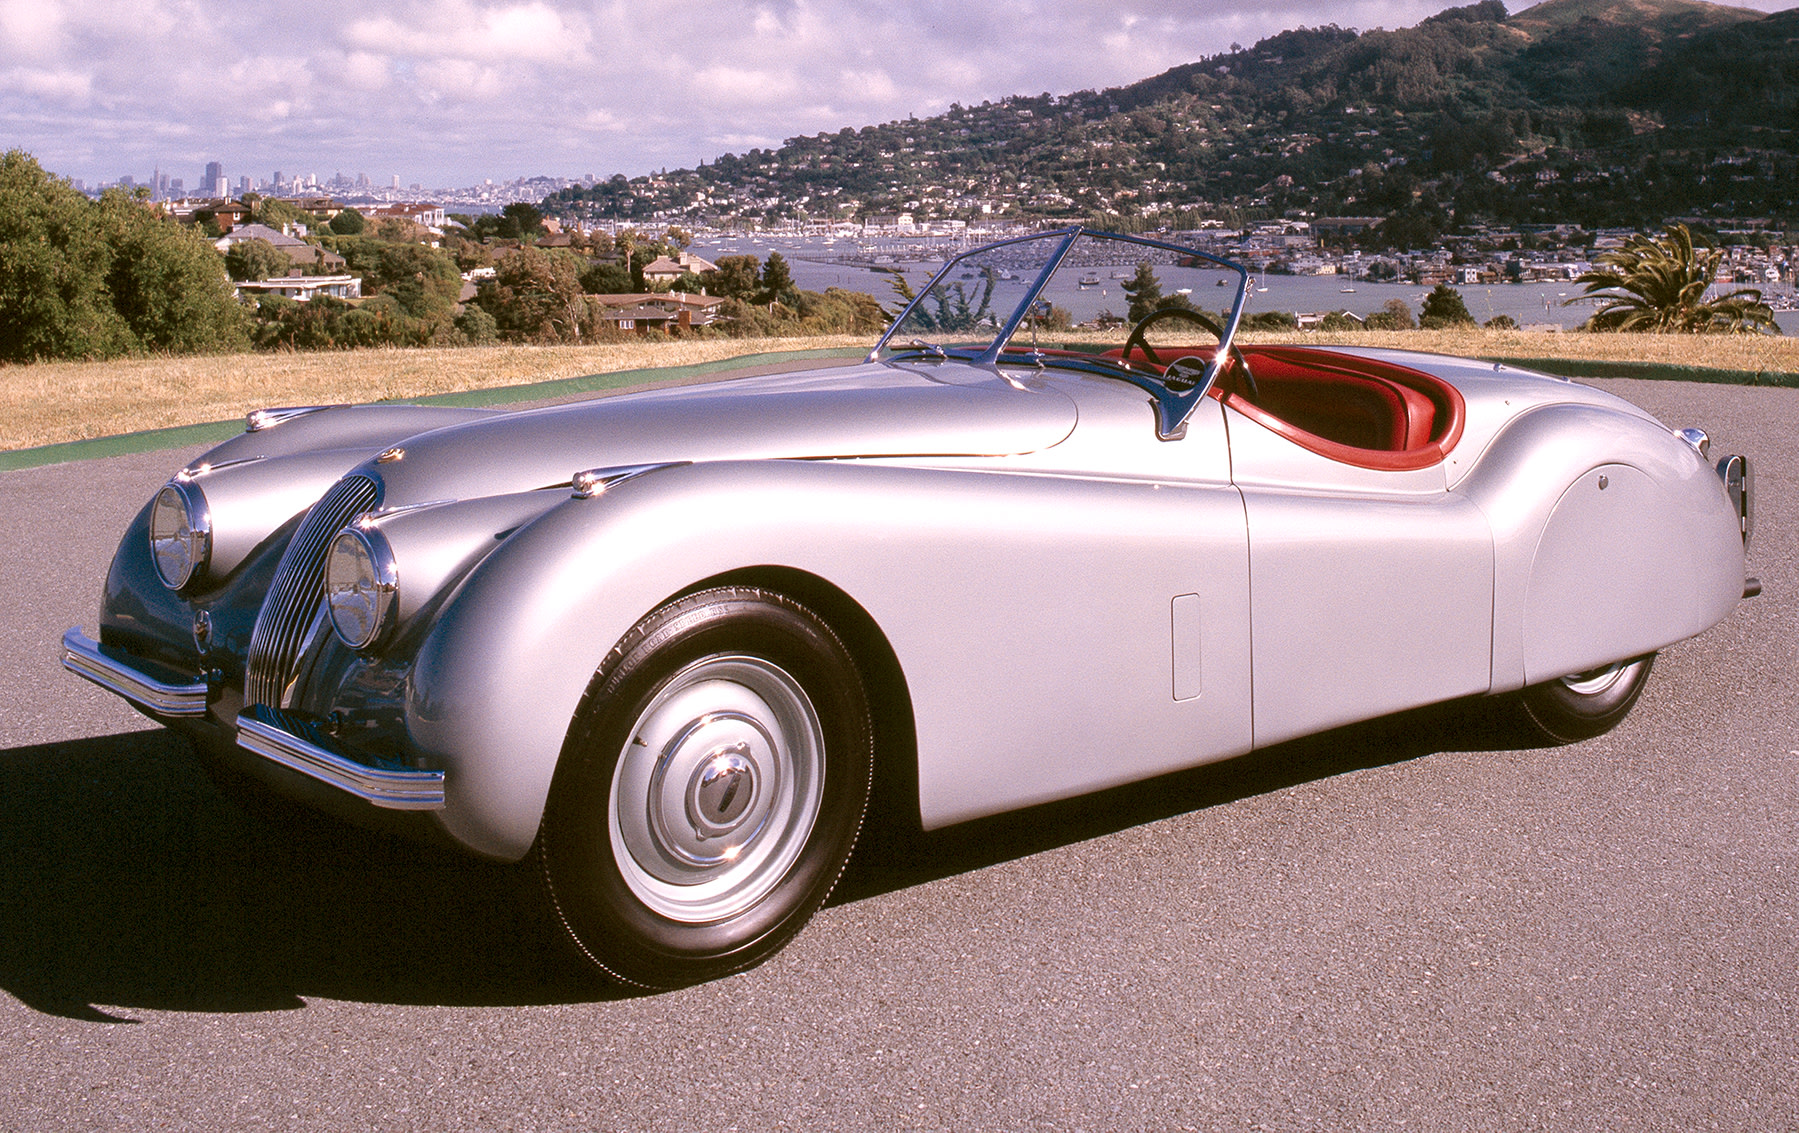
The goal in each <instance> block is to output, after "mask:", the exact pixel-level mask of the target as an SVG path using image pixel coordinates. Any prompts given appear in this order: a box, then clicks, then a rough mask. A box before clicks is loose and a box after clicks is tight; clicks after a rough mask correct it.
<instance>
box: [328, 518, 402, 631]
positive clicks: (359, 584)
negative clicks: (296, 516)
mask: <svg viewBox="0 0 1799 1133" xmlns="http://www.w3.org/2000/svg"><path fill="white" fill-rule="evenodd" d="M399 603H400V576H399V572H398V571H397V570H396V569H395V568H394V556H393V549H392V548H391V547H390V546H388V543H387V537H386V536H384V535H382V534H381V532H380V531H378V530H376V529H375V528H372V527H362V526H355V525H353V526H350V527H346V528H344V529H343V530H342V531H340V532H338V533H337V538H335V539H333V540H332V541H331V550H330V552H329V553H328V554H327V555H326V556H325V606H326V608H327V609H329V610H330V611H331V627H332V628H333V629H335V630H336V631H337V636H338V637H339V638H341V639H342V640H343V643H344V644H345V645H348V646H349V647H350V648H351V649H369V648H372V647H373V646H375V645H376V644H377V643H379V642H380V640H381V637H382V635H383V634H385V633H386V632H387V630H388V628H389V626H390V625H391V623H392V622H393V619H394V609H395V607H397V606H398V605H399Z"/></svg>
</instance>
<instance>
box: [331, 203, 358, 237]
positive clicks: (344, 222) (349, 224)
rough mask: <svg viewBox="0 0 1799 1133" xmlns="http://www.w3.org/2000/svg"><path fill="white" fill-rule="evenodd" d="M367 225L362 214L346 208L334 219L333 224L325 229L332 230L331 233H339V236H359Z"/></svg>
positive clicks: (332, 219)
mask: <svg viewBox="0 0 1799 1133" xmlns="http://www.w3.org/2000/svg"><path fill="white" fill-rule="evenodd" d="M365 223H366V222H365V221H364V220H363V216H362V214H361V213H359V212H357V211H356V210H355V209H353V208H346V209H344V210H343V211H342V212H340V213H338V214H337V215H336V216H334V217H332V218H331V223H330V224H328V225H326V226H325V227H327V228H329V229H331V231H333V232H335V233H337V234H338V235H339V236H357V235H360V234H361V233H362V229H363V225H364V224H365Z"/></svg>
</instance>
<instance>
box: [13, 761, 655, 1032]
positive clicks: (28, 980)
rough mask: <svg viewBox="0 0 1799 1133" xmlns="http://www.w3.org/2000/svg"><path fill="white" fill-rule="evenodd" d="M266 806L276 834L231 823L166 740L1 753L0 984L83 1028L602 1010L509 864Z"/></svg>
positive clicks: (219, 798)
mask: <svg viewBox="0 0 1799 1133" xmlns="http://www.w3.org/2000/svg"><path fill="white" fill-rule="evenodd" d="M268 801H269V803H270V804H271V806H273V807H275V808H276V813H277V814H278V815H279V817H280V819H281V821H279V823H277V824H271V823H269V822H268V821H266V819H267V817H269V816H267V815H264V816H259V819H257V820H253V819H251V818H248V817H246V816H245V814H244V812H243V811H241V810H239V809H238V808H237V807H235V806H234V805H233V804H232V803H230V802H228V801H227V799H226V798H225V796H223V795H222V794H221V793H220V792H219V791H218V790H217V789H216V788H215V787H214V786H213V783H212V781H211V779H210V778H208V776H207V775H206V773H205V771H204V769H203V768H202V767H201V765H200V761H199V759H198V757H197V756H195V755H194V753H193V751H192V749H191V748H189V747H188V745H187V742H186V741H185V740H184V739H182V738H181V737H179V736H178V735H176V734H175V733H173V732H170V731H167V730H152V731H142V732H129V733H125V734H121V735H113V736H101V737H96V738H92V739H83V740H74V741H70V742H67V743H57V744H45V745H42V746H38V747H24V748H14V749H12V750H10V751H4V752H0V988H4V989H5V990H6V991H8V992H10V993H12V994H13V995H14V996H16V997H17V998H18V999H19V1000H20V1001H22V1002H23V1003H25V1004H27V1005H28V1006H30V1007H33V1008H35V1009H37V1010H39V1011H43V1012H46V1013H49V1014H54V1015H62V1016H68V1017H71V1018H77V1019H91V1020H96V1021H101V1020H107V1019H117V1017H116V1016H113V1015H109V1014H108V1013H107V1012H105V1011H102V1010H100V1009H99V1008H98V1007H96V1006H95V1005H97V1004H107V1005H112V1006H115V1007H127V1008H142V1009H152V1010H155V1009H164V1010H176V1011H181V1010H194V1011H270V1010H281V1009H284V1008H297V1007H302V1006H304V1003H303V1002H302V1001H301V999H300V998H299V997H300V996H301V995H302V994H304V995H312V996H322V997H326V998H331V999H344V1000H355V1001H370V1002H392V1003H420V1004H451V1005H498V1004H506V1005H515V1004H534V1003H556V1002H571V1001H581V1000H594V999H596V998H599V999H603V998H609V997H613V996H614V994H615V993H614V992H612V991H611V990H610V989H608V988H606V987H604V986H600V985H597V984H596V983H595V982H594V981H593V980H591V979H588V978H586V977H585V975H584V974H583V973H582V972H581V971H580V970H579V969H578V968H577V967H575V965H574V964H573V963H572V962H571V961H569V960H568V959H567V958H566V957H565V955H564V954H563V951H562V948H561V946H560V943H559V941H557V939H556V938H555V936H554V935H553V934H552V933H551V932H550V931H549V926H548V925H547V924H543V923H539V918H538V917H536V916H535V915H534V909H535V907H536V906H535V905H534V903H533V902H531V901H529V900H524V899H521V897H522V896H524V895H523V894H521V893H520V892H519V890H520V888H521V887H523V886H527V885H535V878H534V877H532V876H531V875H530V874H529V871H528V870H527V869H525V868H524V867H503V866H495V865H491V864H488V863H485V862H480V861H475V860H470V859H464V858H461V857H456V856H452V855H451V854H449V853H447V852H443V851H438V850H434V849H431V848H428V847H424V846H419V845H415V844H413V843H411V842H407V841H404V840H402V839H399V838H396V837H391V836H388V835H383V834H377V833H371V832H366V831H362V830H357V829H354V828H351V827H347V826H344V825H341V824H338V823H335V822H333V821H331V820H329V819H324V818H320V817H315V816H313V815H311V814H309V813H307V812H305V811H301V810H299V809H297V808H288V807H285V806H284V805H283V804H280V803H279V801H278V800H274V799H272V798H271V799H269V800H268ZM618 994H628V993H618ZM117 1021H122V1022H123V1021H129V1020H125V1019H118V1020H117Z"/></svg>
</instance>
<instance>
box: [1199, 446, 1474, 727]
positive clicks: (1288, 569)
mask: <svg viewBox="0 0 1799 1133" xmlns="http://www.w3.org/2000/svg"><path fill="white" fill-rule="evenodd" d="M1226 416H1227V420H1228V421H1229V423H1230V430H1231V461H1232V471H1233V477H1234V478H1235V480H1236V481H1237V483H1238V486H1239V487H1240V488H1241V489H1242V491H1243V502H1244V508H1245V510H1246V512H1247V514H1248V521H1249V550H1250V555H1249V557H1250V594H1251V610H1250V621H1251V625H1252V638H1253V653H1254V657H1255V742H1256V746H1257V747H1264V746H1267V745H1269V744H1275V743H1280V742H1282V741H1284V740H1289V739H1293V738H1295V737H1298V736H1304V735H1310V734H1313V733H1315V732H1320V731H1323V730H1325V729H1327V728H1334V727H1338V726H1340V725H1343V724H1348V723H1353V722H1355V721H1357V720H1366V719H1371V718H1373V717H1375V716H1381V715H1385V714H1387V713H1390V712H1396V711H1400V710H1402V709H1406V708H1415V707H1417V706H1419V705H1422V704H1429V703H1433V702H1436V701H1441V700H1450V699H1453V698H1455V697H1459V696H1468V695H1471V694H1475V693H1484V692H1486V691H1487V690H1488V688H1489V687H1491V684H1492V669H1491V664H1490V653H1491V644H1492V597H1493V544H1492V535H1491V532H1490V530H1489V528H1488V526H1487V522H1486V518H1485V517H1484V516H1483V515H1482V514H1481V512H1480V510H1479V509H1478V508H1476V507H1474V506H1473V505H1472V504H1471V503H1469V502H1468V501H1467V500H1466V499H1464V498H1462V497H1461V496H1459V495H1456V494H1453V493H1451V492H1449V491H1447V489H1446V488H1445V486H1444V479H1443V475H1444V474H1443V469H1442V468H1441V467H1440V466H1438V467H1432V468H1424V469H1418V470H1415V471H1408V472H1384V471H1375V470H1371V469H1362V468H1353V467H1347V466H1345V465H1342V464H1338V463H1336V462H1333V461H1330V460H1328V459H1326V458H1324V457H1322V456H1319V455H1317V454H1315V453H1311V452H1308V451H1306V450H1304V449H1302V448H1300V447H1298V446H1297V445H1294V444H1292V443H1291V442H1289V441H1287V440H1286V439H1284V438H1282V437H1280V436H1278V435H1276V434H1274V433H1272V432H1270V431H1269V430H1268V429H1266V428H1263V427H1262V426H1261V425H1259V424H1256V423H1255V422H1253V421H1251V420H1249V419H1248V418H1246V417H1244V416H1242V415H1240V414H1238V413H1236V412H1234V411H1229V412H1227V414H1226Z"/></svg>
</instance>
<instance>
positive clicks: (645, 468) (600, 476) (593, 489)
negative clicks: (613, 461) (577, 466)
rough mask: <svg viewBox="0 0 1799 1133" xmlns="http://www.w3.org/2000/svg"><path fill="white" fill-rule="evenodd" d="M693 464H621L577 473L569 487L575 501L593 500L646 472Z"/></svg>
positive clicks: (673, 461)
mask: <svg viewBox="0 0 1799 1133" xmlns="http://www.w3.org/2000/svg"><path fill="white" fill-rule="evenodd" d="M691 463H693V462H692V461H689V460H670V461H664V462H662V463H661V464H620V465H616V466H613V467H610V468H590V469H588V470H587V471H585V472H577V473H575V474H574V476H572V477H571V478H570V479H569V486H570V487H571V488H573V489H574V492H573V497H574V498H575V499H577V500H591V499H593V498H594V497H595V496H598V495H601V494H602V493H604V492H605V491H606V489H608V488H610V487H612V486H613V485H614V484H623V483H624V482H625V481H626V480H634V479H636V478H637V477H639V476H642V475H643V474H644V473H646V472H654V471H656V470H657V469H659V468H682V467H685V466H686V465H688V464H691Z"/></svg>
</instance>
